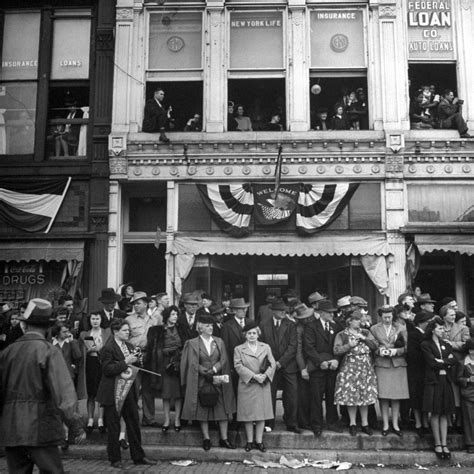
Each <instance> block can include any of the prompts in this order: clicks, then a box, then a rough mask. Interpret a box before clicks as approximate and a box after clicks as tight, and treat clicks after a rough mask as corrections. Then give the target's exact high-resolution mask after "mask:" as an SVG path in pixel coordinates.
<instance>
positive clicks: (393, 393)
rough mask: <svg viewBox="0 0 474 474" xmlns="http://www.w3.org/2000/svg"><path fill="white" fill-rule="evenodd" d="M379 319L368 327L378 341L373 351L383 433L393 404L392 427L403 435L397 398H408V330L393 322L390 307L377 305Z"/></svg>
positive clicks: (397, 433) (399, 434)
mask: <svg viewBox="0 0 474 474" xmlns="http://www.w3.org/2000/svg"><path fill="white" fill-rule="evenodd" d="M377 312H378V314H379V316H380V318H381V322H380V323H378V324H375V325H374V326H372V327H371V328H370V331H371V333H372V334H373V336H374V338H375V339H376V341H377V342H378V344H379V348H378V349H377V351H376V352H375V374H376V375H377V389H378V393H379V400H380V410H381V412H382V420H383V428H382V436H387V435H388V433H389V409H390V405H391V407H392V431H393V433H395V434H396V435H397V436H399V437H401V436H403V433H402V432H401V431H400V428H399V425H398V418H399V414H400V400H406V399H408V398H409V394H408V378H407V361H406V359H405V354H406V344H407V333H406V330H405V329H404V326H402V325H398V324H396V323H394V322H393V307H392V306H389V305H384V306H382V307H380V308H379V309H378V311H377Z"/></svg>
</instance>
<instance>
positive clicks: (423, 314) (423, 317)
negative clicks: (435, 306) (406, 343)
mask: <svg viewBox="0 0 474 474" xmlns="http://www.w3.org/2000/svg"><path fill="white" fill-rule="evenodd" d="M433 317H434V313H431V312H430V311H424V310H421V311H419V312H418V313H416V314H415V319H414V320H413V323H414V324H415V326H418V325H419V324H422V323H424V322H425V321H429V320H430V319H432V318H433Z"/></svg>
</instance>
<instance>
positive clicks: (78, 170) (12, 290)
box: [0, 0, 115, 310]
mask: <svg viewBox="0 0 474 474" xmlns="http://www.w3.org/2000/svg"><path fill="white" fill-rule="evenodd" d="M114 27H115V2H114V1H112V0H111V1H109V0H104V1H100V2H99V1H93V0H91V1H86V0H77V1H56V2H41V1H21V0H15V1H4V2H2V5H1V8H0V41H1V44H0V51H1V54H2V57H1V59H2V67H1V69H0V181H1V184H0V188H2V189H1V193H2V199H0V201H1V206H2V207H1V213H0V214H1V215H0V271H1V276H0V278H1V280H0V301H9V302H12V303H13V304H14V306H17V305H18V304H20V303H21V302H23V301H26V300H28V299H30V298H32V297H36V296H40V297H48V298H51V299H52V300H56V301H57V299H58V298H59V296H60V295H61V294H64V293H70V294H71V295H73V296H74V297H76V299H77V303H78V307H79V308H82V309H84V310H87V301H88V300H89V302H90V306H91V307H92V308H94V307H95V305H96V304H97V298H98V296H99V295H100V289H101V288H102V287H104V286H105V285H106V282H107V281H106V280H107V251H108V249H107V246H108V239H107V231H108V227H107V226H108V224H107V218H108V209H109V204H108V197H109V192H108V182H109V180H108V173H109V167H108V137H109V134H110V130H111V127H110V124H111V113H112V84H113V83H112V78H113V70H114V66H113V59H114V40H113V29H114ZM61 183H66V184H65V186H62V185H61ZM55 186H56V189H57V186H62V187H61V190H60V192H59V196H61V197H62V198H63V200H62V204H61V206H60V209H59V212H57V214H55V212H52V214H50V210H48V209H47V208H48V202H50V201H48V194H49V193H51V192H53V191H51V190H52V189H54V187H55ZM42 190H43V191H42ZM36 193H38V194H36ZM53 194H54V193H53ZM34 195H36V196H37V197H38V198H40V197H41V199H44V198H45V199H46V204H44V201H42V202H43V204H42V205H39V203H38V202H35V200H34V199H32V197H34ZM40 195H41V196H40ZM50 197H51V195H50ZM53 200H54V199H53ZM37 204H38V205H37ZM45 207H46V208H45ZM36 211H39V212H40V213H41V212H44V216H47V215H49V216H50V217H52V219H51V220H50V225H49V226H48V227H46V228H45V227H41V226H36V227H35V225H34V223H35V222H37V221H38V219H37V218H38V215H35V212H36ZM44 216H43V217H44ZM92 308H91V309H92Z"/></svg>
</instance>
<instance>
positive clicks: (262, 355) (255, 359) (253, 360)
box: [234, 321, 276, 452]
mask: <svg viewBox="0 0 474 474" xmlns="http://www.w3.org/2000/svg"><path fill="white" fill-rule="evenodd" d="M244 334H245V339H246V342H244V344H241V345H240V346H237V347H236V348H235V350H234V368H235V371H236V372H237V374H238V375H239V384H238V386H237V421H242V422H243V423H244V425H245V434H246V436H247V444H246V445H245V451H247V452H248V451H250V450H251V449H252V448H253V447H256V448H257V449H258V450H259V451H261V452H265V451H266V449H265V445H264V444H263V430H264V429H265V420H271V419H273V418H274V415H273V402H272V392H271V381H272V380H273V375H274V374H275V369H276V363H275V359H274V358H273V355H272V351H271V349H270V346H269V345H268V344H264V343H263V342H259V341H258V337H259V335H260V328H259V327H258V325H257V323H256V322H255V321H250V322H248V323H247V324H246V326H245V327H244ZM254 424H255V444H254V436H253V426H254Z"/></svg>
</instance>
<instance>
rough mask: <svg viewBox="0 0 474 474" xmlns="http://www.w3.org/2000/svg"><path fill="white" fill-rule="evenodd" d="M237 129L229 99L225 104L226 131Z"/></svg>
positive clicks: (232, 105)
mask: <svg viewBox="0 0 474 474" xmlns="http://www.w3.org/2000/svg"><path fill="white" fill-rule="evenodd" d="M236 130H237V121H236V120H235V117H234V103H233V102H232V101H231V100H230V101H229V103H228V104H227V131H229V132H235V131H236Z"/></svg>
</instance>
